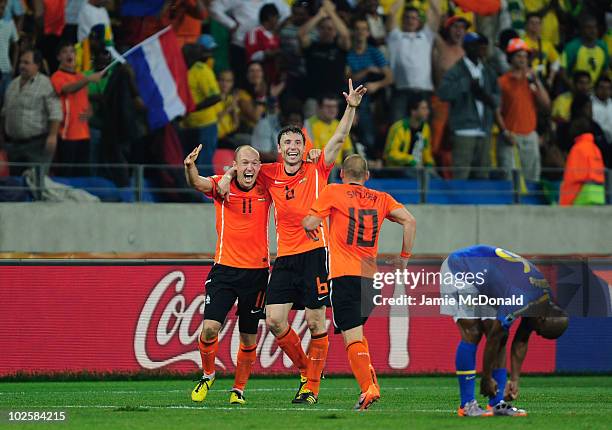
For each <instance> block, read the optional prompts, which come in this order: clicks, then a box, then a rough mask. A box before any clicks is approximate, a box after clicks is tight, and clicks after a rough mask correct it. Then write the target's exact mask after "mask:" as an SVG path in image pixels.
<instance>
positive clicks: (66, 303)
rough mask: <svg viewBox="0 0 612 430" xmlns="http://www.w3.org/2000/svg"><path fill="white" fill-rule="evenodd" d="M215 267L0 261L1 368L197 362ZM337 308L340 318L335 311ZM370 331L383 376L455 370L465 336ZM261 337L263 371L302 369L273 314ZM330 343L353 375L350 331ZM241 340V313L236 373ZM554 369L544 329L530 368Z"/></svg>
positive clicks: (401, 329) (221, 356) (232, 342)
mask: <svg viewBox="0 0 612 430" xmlns="http://www.w3.org/2000/svg"><path fill="white" fill-rule="evenodd" d="M209 270H210V266H207V265H189V264H173V263H168V264H137V265H126V264H125V263H122V262H120V261H117V262H116V263H114V264H93V263H92V264H89V263H88V264H86V265H75V264H71V265H66V264H62V265H14V266H13V265H2V266H0V327H2V335H0V351H1V353H0V375H7V374H11V373H15V372H43V373H53V372H63V371H84V370H87V371H92V372H93V371H97V372H107V371H123V372H125V371H128V372H129V371H134V372H136V371H142V370H154V369H155V370H157V369H163V370H173V371H180V372H189V371H194V370H196V369H197V368H199V367H200V356H199V352H198V348H197V336H198V334H199V330H200V327H201V324H202V315H203V311H204V291H203V284H204V280H205V278H206V276H207V274H208V272H209ZM406 312H407V311H406ZM328 316H329V318H328V321H331V315H330V314H329V311H328ZM291 321H292V325H293V327H294V328H295V330H296V331H297V332H298V334H299V335H300V336H301V337H302V345H303V346H304V349H307V347H308V343H309V341H310V335H309V333H308V330H307V329H306V323H305V320H304V313H303V311H297V312H292V315H291ZM332 331H333V329H332V328H330V333H331V332H332ZM365 331H366V336H367V337H368V341H369V344H370V350H371V355H372V359H373V362H374V365H375V367H376V369H377V370H378V372H379V373H381V374H382V373H426V372H454V370H455V369H454V361H455V348H456V346H457V343H458V341H459V335H458V332H457V329H456V328H455V326H454V323H453V321H452V319H451V318H449V317H440V316H419V317H414V316H413V317H410V316H409V315H408V314H406V315H402V314H401V313H400V314H397V313H395V314H393V316H391V317H389V316H388V315H386V316H385V315H381V316H376V317H373V318H371V319H370V320H369V321H368V323H367V324H366V329H365ZM258 340H259V344H258V349H257V356H258V360H257V363H256V366H255V368H254V373H292V372H294V371H295V370H294V369H293V368H292V366H291V362H290V361H289V359H288V358H287V357H286V356H284V354H283V353H282V351H281V350H280V349H279V347H278V345H277V344H276V342H275V340H274V337H273V336H272V334H271V333H270V332H269V331H268V330H267V329H266V328H265V324H264V322H263V321H261V323H260V331H259V338H258ZM330 342H331V344H330V348H329V356H328V360H327V365H326V372H327V373H330V374H333V373H350V368H349V365H348V362H347V359H346V353H345V350H344V346H343V344H342V337H341V336H340V335H331V336H330ZM483 343H484V342H483ZM238 347H239V336H238V326H237V318H236V316H235V315H234V312H233V311H232V313H230V315H229V316H228V319H227V321H226V324H225V326H224V327H223V329H222V332H221V334H220V347H219V353H218V359H217V365H218V367H219V369H220V370H221V369H225V370H226V371H229V372H231V371H233V369H234V365H235V359H236V354H237V350H238ZM481 347H482V346H481ZM480 356H481V354H479V357H480ZM554 368H555V342H550V341H545V340H542V339H540V338H537V337H534V339H533V341H532V343H530V347H529V354H528V357H527V360H526V363H525V365H524V370H525V371H527V372H552V371H554Z"/></svg>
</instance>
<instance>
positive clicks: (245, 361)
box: [234, 343, 257, 391]
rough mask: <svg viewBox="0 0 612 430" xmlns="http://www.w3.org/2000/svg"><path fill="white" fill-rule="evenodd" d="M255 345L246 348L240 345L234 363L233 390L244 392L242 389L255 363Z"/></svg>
mask: <svg viewBox="0 0 612 430" xmlns="http://www.w3.org/2000/svg"><path fill="white" fill-rule="evenodd" d="M256 351H257V344H255V345H249V346H246V345H244V344H242V343H241V344H240V349H239V350H238V360H237V363H236V375H235V376H234V388H237V389H238V390H240V391H244V387H245V386H246V384H247V381H248V380H249V376H251V367H253V363H255V358H256V355H257V352H256Z"/></svg>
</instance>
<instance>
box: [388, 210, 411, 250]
mask: <svg viewBox="0 0 612 430" xmlns="http://www.w3.org/2000/svg"><path fill="white" fill-rule="evenodd" d="M387 219H388V220H389V221H393V222H396V223H398V224H401V225H402V227H403V229H404V234H403V242H402V253H401V254H400V258H402V260H406V261H407V260H408V258H410V256H411V255H412V247H413V246H414V237H415V236H416V219H415V218H414V216H413V215H412V214H411V213H410V212H408V209H406V208H404V207H402V208H397V209H393V210H392V211H391V212H389V215H388V216H387Z"/></svg>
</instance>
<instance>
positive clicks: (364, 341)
mask: <svg viewBox="0 0 612 430" xmlns="http://www.w3.org/2000/svg"><path fill="white" fill-rule="evenodd" d="M361 341H362V342H363V344H364V345H365V347H366V349H367V350H368V354H369V353H370V345H369V344H368V340H367V339H366V337H365V336H362V337H361ZM370 373H371V374H372V380H373V381H374V385H377V386H378V378H377V377H376V371H375V370H374V366H372V357H370Z"/></svg>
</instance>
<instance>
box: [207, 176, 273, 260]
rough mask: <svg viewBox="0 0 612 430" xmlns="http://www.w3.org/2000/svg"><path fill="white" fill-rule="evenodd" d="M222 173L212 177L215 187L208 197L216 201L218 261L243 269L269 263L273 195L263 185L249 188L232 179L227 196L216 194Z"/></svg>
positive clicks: (216, 256)
mask: <svg viewBox="0 0 612 430" xmlns="http://www.w3.org/2000/svg"><path fill="white" fill-rule="evenodd" d="M221 178H222V176H211V177H210V178H209V179H210V180H212V181H213V183H214V185H213V189H212V191H211V192H210V193H206V196H208V197H210V198H212V199H213V200H214V202H215V215H216V229H217V248H216V250H215V263H217V264H223V265H224V266H230V267H238V268H241V269H261V268H266V267H269V266H270V255H269V250H268V217H269V211H270V204H271V202H272V200H271V198H270V194H268V192H267V191H266V190H265V188H264V187H263V186H262V185H261V184H256V185H255V186H254V187H253V188H251V189H250V190H248V191H244V190H242V189H241V188H240V187H239V186H238V183H237V181H236V179H234V180H232V182H231V185H230V191H229V195H228V196H227V198H225V199H224V198H222V197H221V196H219V195H218V194H217V187H216V185H217V184H218V183H219V181H220V180H221Z"/></svg>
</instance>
